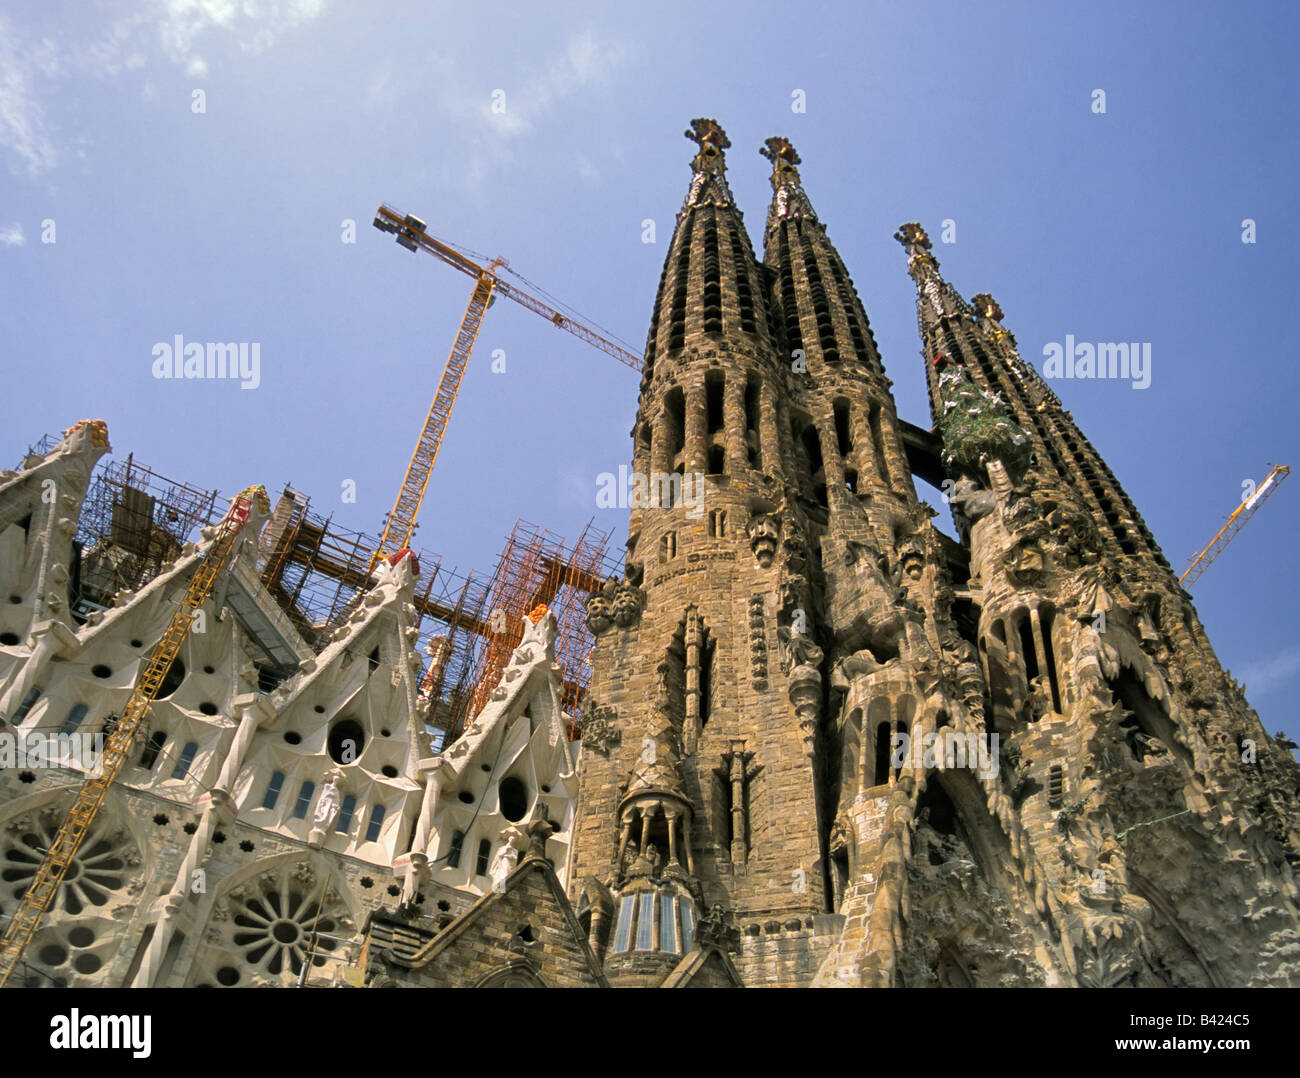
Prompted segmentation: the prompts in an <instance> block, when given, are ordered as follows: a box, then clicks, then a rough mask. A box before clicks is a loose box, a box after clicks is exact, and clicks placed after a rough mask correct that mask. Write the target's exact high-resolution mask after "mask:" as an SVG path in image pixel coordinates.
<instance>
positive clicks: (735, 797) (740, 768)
mask: <svg viewBox="0 0 1300 1078" xmlns="http://www.w3.org/2000/svg"><path fill="white" fill-rule="evenodd" d="M730 779H731V865H732V868H734V869H735V870H736V871H737V872H741V871H743V870H744V867H745V862H746V861H748V860H749V847H748V845H747V844H746V842H745V743H744V742H743V741H733V742H732V743H731V771H730Z"/></svg>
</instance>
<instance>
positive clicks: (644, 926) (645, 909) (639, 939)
mask: <svg viewBox="0 0 1300 1078" xmlns="http://www.w3.org/2000/svg"><path fill="white" fill-rule="evenodd" d="M639 906H640V908H639V909H638V911H637V918H636V949H637V950H638V951H653V950H654V949H655V893H654V892H653V891H642V892H641V901H640V903H639Z"/></svg>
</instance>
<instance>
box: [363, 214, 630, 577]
mask: <svg viewBox="0 0 1300 1078" xmlns="http://www.w3.org/2000/svg"><path fill="white" fill-rule="evenodd" d="M374 224H375V227H376V228H377V229H379V230H380V231H381V232H388V233H391V234H392V235H393V237H394V238H395V239H396V240H397V242H398V243H399V244H401V245H402V246H403V247H405V248H406V249H407V250H408V251H425V252H427V253H428V254H431V255H433V256H434V257H435V258H437V259H438V260H439V261H441V262H445V263H446V264H447V265H449V266H451V267H453V268H454V269H458V270H460V271H461V273H464V274H466V275H468V276H470V277H473V278H474V291H473V292H472V293H471V295H470V298H469V304H468V306H466V308H465V314H464V317H462V318H461V320H460V329H459V330H458V331H457V333H456V339H455V340H454V341H453V342H452V346H451V352H450V354H449V355H448V356H447V365H446V367H445V368H444V369H443V372H442V377H441V378H440V379H439V381H438V390H437V392H436V393H435V394H434V397H433V404H432V405H430V407H429V414H428V416H427V417H426V418H425V421H424V427H423V428H422V429H421V431H420V436H419V438H418V439H416V443H415V451H414V452H413V453H412V454H411V463H410V464H409V465H408V466H407V469H406V475H405V477H404V478H403V480H402V486H401V490H400V491H399V492H398V495H397V500H396V501H395V502H394V503H393V509H392V511H391V512H390V513H389V514H388V517H387V519H385V521H384V526H383V529H382V534H381V537H380V540H379V546H378V547H377V548H376V550H375V552H374V555H373V556H372V557H371V559H370V567H369V569H368V570H367V572H368V573H371V572H374V569H375V566H376V565H378V564H379V562H380V560H381V559H383V558H391V557H392V556H393V555H394V554H396V553H397V552H398V551H400V550H402V549H404V548H407V547H409V546H410V545H411V543H412V540H413V536H414V533H415V525H416V521H417V518H418V517H419V514H420V505H421V503H422V502H423V500H424V492H425V490H426V489H427V488H428V485H429V477H430V475H431V474H432V473H433V466H434V463H435V461H436V460H437V458H438V450H439V448H440V447H441V445H442V439H443V435H444V434H445V433H446V429H447V422H448V420H449V419H450V418H451V410H452V407H453V406H454V405H455V403H456V394H457V393H459V392H460V385H461V382H462V381H463V379H464V377H465V368H466V366H467V365H468V363H469V357H470V353H471V352H472V351H473V350H474V342H475V341H476V340H477V339H478V333H479V329H480V328H481V327H482V325H483V315H484V314H485V313H486V312H487V309H488V308H489V307H491V306H492V304H493V303H494V302H495V301H496V297H497V295H498V294H500V295H503V296H506V297H508V298H510V299H512V300H514V301H515V302H516V303H518V304H519V305H520V306H521V307H527V308H528V309H529V310H530V311H532V312H534V313H535V314H539V315H541V316H542V317H543V318H545V319H546V320H547V321H549V322H551V323H552V324H553V325H555V326H558V327H559V328H560V329H563V330H565V331H567V332H569V333H572V334H573V335H574V336H575V337H578V338H579V339H581V340H584V341H586V342H587V343H588V344H590V345H592V346H594V347H596V348H599V349H600V350H601V351H602V352H605V353H607V354H608V355H611V356H613V357H614V358H615V359H617V360H618V361H619V362H620V363H625V364H626V365H627V366H629V367H631V368H632V369H633V370H637V371H639V370H640V369H641V367H642V363H643V360H642V357H641V356H639V355H637V354H636V353H635V352H630V351H628V350H627V349H626V348H624V347H623V346H622V345H619V344H616V343H614V342H613V341H611V340H609V339H608V338H606V337H604V336H602V335H601V334H599V333H597V332H596V331H595V330H593V329H591V328H589V327H587V326H585V325H583V324H582V323H581V322H579V321H577V320H575V319H573V318H570V317H569V316H568V315H564V314H561V313H560V312H559V311H557V310H556V309H555V308H554V307H552V306H551V305H550V304H548V303H546V302H544V301H543V300H541V299H539V298H538V297H536V296H534V295H532V294H531V293H530V292H528V291H526V290H525V289H523V288H521V287H520V286H519V285H517V284H510V283H507V282H506V281H504V280H502V279H501V276H500V274H499V273H498V271H499V270H502V269H509V264H508V263H507V262H506V261H505V259H503V258H494V259H491V260H490V261H489V262H488V264H487V265H486V266H481V265H479V264H478V263H477V262H475V261H474V260H473V259H472V258H470V257H469V256H467V255H464V254H462V253H461V252H460V251H458V250H456V249H455V248H454V247H452V246H450V245H449V244H446V243H444V242H442V241H441V240H439V239H436V238H434V237H433V236H430V235H429V232H428V225H427V224H426V222H425V221H423V220H422V219H421V218H419V217H416V216H415V215H414V214H410V213H402V212H401V211H400V210H395V209H393V208H392V207H391V206H386V205H385V206H380V207H379V209H378V210H377V211H376V212H375V221H374Z"/></svg>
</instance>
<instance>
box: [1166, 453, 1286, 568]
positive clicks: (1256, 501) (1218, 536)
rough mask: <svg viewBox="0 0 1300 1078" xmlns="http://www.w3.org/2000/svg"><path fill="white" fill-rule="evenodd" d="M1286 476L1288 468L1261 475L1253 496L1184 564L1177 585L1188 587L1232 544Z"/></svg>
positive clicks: (1283, 466)
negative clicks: (1262, 477) (1184, 567)
mask: <svg viewBox="0 0 1300 1078" xmlns="http://www.w3.org/2000/svg"><path fill="white" fill-rule="evenodd" d="M1290 474H1291V469H1290V467H1289V466H1288V465H1285V464H1278V465H1276V466H1275V467H1274V468H1273V470H1272V471H1270V472H1269V473H1268V475H1267V476H1265V478H1264V482H1262V483H1261V484H1260V485H1259V486H1257V487H1256V488H1255V493H1254V494H1252V495H1251V496H1250V497H1249V498H1247V499H1246V500H1245V501H1244V502H1242V503H1241V504H1240V505H1239V506H1237V508H1236V509H1234V510H1233V513H1232V516H1230V517H1228V520H1227V522H1226V523H1225V524H1224V525H1223V527H1222V528H1220V529H1219V530H1218V532H1216V533H1215V536H1214V538H1213V539H1211V540H1210V541H1209V542H1208V543H1206V544H1205V546H1204V548H1203V549H1201V550H1200V552H1198V553H1197V554H1196V556H1195V557H1193V558H1192V560H1191V561H1190V562H1188V564H1187V568H1186V569H1184V570H1183V573H1182V576H1180V577H1179V578H1178V583H1180V584H1181V585H1183V587H1185V588H1186V587H1190V586H1191V585H1192V584H1193V583H1194V582H1195V581H1196V580H1197V579H1198V578H1199V577H1200V575H1201V574H1202V573H1203V572H1205V570H1206V569H1208V568H1209V567H1210V562H1212V561H1214V559H1215V558H1217V557H1218V556H1219V555H1220V554H1221V553H1222V552H1223V548H1224V547H1226V546H1227V545H1228V544H1229V543H1230V542H1231V541H1232V538H1233V536H1235V535H1236V534H1237V533H1238V532H1239V531H1241V529H1242V527H1243V526H1244V525H1245V523H1246V521H1248V520H1249V519H1250V518H1251V517H1253V516H1254V515H1255V511H1256V510H1257V509H1259V507H1260V506H1261V505H1263V504H1264V502H1265V501H1266V500H1267V498H1268V496H1269V495H1270V494H1272V493H1273V491H1275V490H1277V487H1278V484H1279V483H1281V482H1282V480H1283V479H1285V478H1286V477H1287V476H1288V475H1290Z"/></svg>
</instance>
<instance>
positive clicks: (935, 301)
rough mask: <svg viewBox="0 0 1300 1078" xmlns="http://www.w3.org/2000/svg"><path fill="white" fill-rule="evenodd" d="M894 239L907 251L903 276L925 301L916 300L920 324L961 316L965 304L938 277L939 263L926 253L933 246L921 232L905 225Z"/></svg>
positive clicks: (946, 283) (945, 282) (914, 223)
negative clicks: (921, 321) (908, 276)
mask: <svg viewBox="0 0 1300 1078" xmlns="http://www.w3.org/2000/svg"><path fill="white" fill-rule="evenodd" d="M894 239H896V240H898V242H899V243H901V244H902V245H903V248H904V250H906V251H907V272H908V273H910V274H911V275H912V280H914V281H915V282H916V287H917V291H918V292H920V293H921V296H923V297H924V298H925V300H927V301H928V303H927V302H922V300H921V299H920V298H919V297H918V299H917V305H918V308H919V310H920V313H921V317H922V320H923V322H925V323H926V324H927V325H928V324H931V323H934V322H937V321H938V320H939V319H940V318H944V317H945V316H948V317H951V316H954V315H959V314H962V313H965V308H966V301H965V300H964V299H962V298H961V296H959V295H958V294H957V293H956V291H955V290H954V289H953V288H952V287H951V286H950V285H949V284H948V282H947V281H945V280H944V279H943V278H942V277H941V276H940V275H939V260H938V259H937V258H935V257H934V255H932V254H931V253H930V248H931V247H933V246H934V245H933V244H932V243H931V242H930V237H929V236H928V235H927V234H926V231H925V229H923V228H922V227H921V226H920V225H919V224H917V223H916V222H915V221H909V222H908V223H907V224H905V225H899V226H898V231H897V232H895V233H894Z"/></svg>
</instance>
